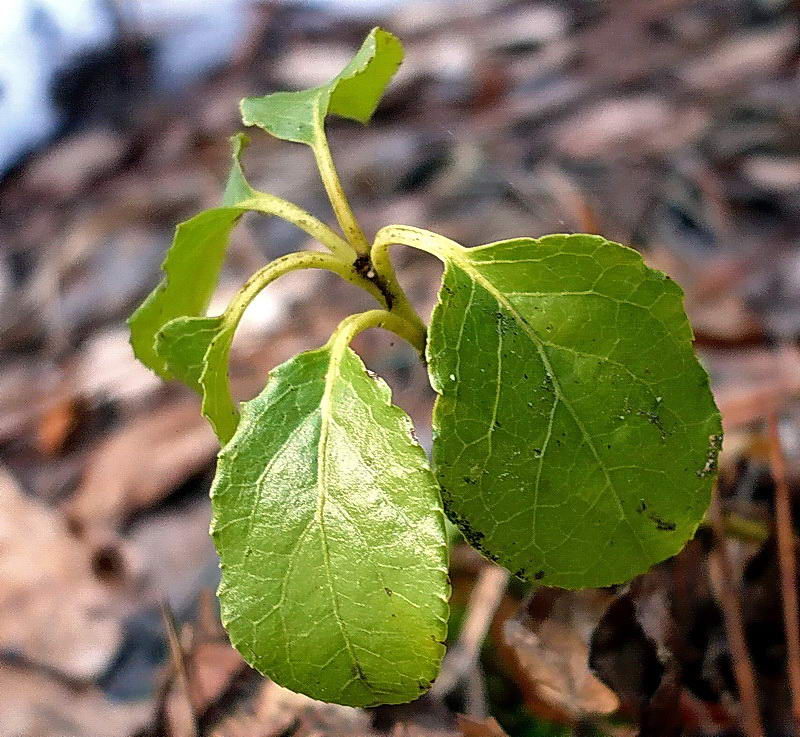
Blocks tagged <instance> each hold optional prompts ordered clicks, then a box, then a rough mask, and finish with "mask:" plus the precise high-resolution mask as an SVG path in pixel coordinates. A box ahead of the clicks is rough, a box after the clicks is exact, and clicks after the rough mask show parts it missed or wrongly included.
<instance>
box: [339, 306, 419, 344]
mask: <svg viewBox="0 0 800 737" xmlns="http://www.w3.org/2000/svg"><path fill="white" fill-rule="evenodd" d="M368 328H384V329H385V330H389V331H391V332H393V333H394V334H395V335H397V336H399V337H401V338H403V340H406V341H408V342H409V343H410V344H411V345H413V346H414V348H416V349H417V350H418V351H419V352H420V353H422V352H423V351H424V350H425V333H424V331H422V332H420V330H419V329H418V327H417V326H416V325H414V324H412V323H410V322H409V321H408V320H406V319H405V318H404V317H401V316H400V315H398V314H396V313H394V312H389V311H388V310H369V311H367V312H360V313H358V314H357V315H350V316H349V317H346V318H345V319H344V320H342V321H341V322H340V323H339V326H338V327H337V328H336V330H334V331H333V335H331V337H330V339H329V340H328V346H329V347H330V349H331V350H332V351H333V352H334V353H338V352H340V351H342V350H343V349H344V348H346V347H347V346H348V345H350V343H351V341H352V340H353V338H355V337H356V335H358V334H359V333H360V332H362V331H363V330H367V329H368Z"/></svg>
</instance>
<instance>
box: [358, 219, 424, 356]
mask: <svg viewBox="0 0 800 737" xmlns="http://www.w3.org/2000/svg"><path fill="white" fill-rule="evenodd" d="M385 230H386V228H383V229H382V230H381V231H380V232H379V234H378V235H380V233H382V232H383V231H385ZM394 242H396V241H393V240H390V241H385V242H384V241H379V240H378V238H377V237H376V238H375V242H374V243H373V244H372V249H371V251H370V260H371V262H372V268H373V269H374V270H375V275H376V276H377V277H378V280H379V281H380V282H382V284H383V285H384V286H385V288H386V291H387V292H388V294H389V296H390V297H391V306H390V309H391V311H392V312H393V313H395V314H397V315H400V316H401V317H402V318H404V319H405V320H407V321H408V322H409V323H410V324H411V325H413V326H414V327H415V329H416V330H418V331H419V332H420V333H421V334H422V335H423V336H424V335H425V333H426V328H425V323H424V322H423V321H422V318H421V317H420V316H419V315H418V314H417V311H416V310H415V309H414V306H413V305H412V304H411V302H410V301H409V299H408V297H407V296H406V293H405V291H404V290H403V287H401V286H400V282H399V281H398V280H397V274H396V273H395V270H394V267H393V266H392V261H391V259H390V258H389V246H390V245H391V243H394ZM423 342H424V340H423ZM422 353H423V351H420V355H422Z"/></svg>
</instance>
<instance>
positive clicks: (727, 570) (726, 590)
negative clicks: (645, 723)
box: [708, 490, 764, 737]
mask: <svg viewBox="0 0 800 737" xmlns="http://www.w3.org/2000/svg"><path fill="white" fill-rule="evenodd" d="M708 518H709V520H710V522H711V527H712V529H713V531H714V547H713V549H712V551H711V553H710V555H709V557H708V565H709V573H710V575H711V578H712V581H713V582H714V583H715V584H716V586H715V588H716V589H717V593H718V595H719V597H720V601H721V604H722V615H723V617H724V619H725V632H726V635H727V638H728V645H729V647H730V649H731V659H732V660H733V674H734V677H735V678H736V685H737V688H738V690H739V703H740V704H741V707H742V725H743V728H744V733H745V735H747V737H764V725H763V724H762V722H761V712H760V710H759V706H758V692H757V690H756V679H755V675H754V672H753V663H752V661H751V660H750V653H749V652H748V650H747V639H746V638H745V632H744V622H743V621H742V609H741V606H740V604H739V598H738V597H737V595H736V591H735V589H734V586H733V569H732V567H731V561H730V558H729V557H728V551H727V548H726V547H725V527H724V523H723V519H722V513H721V511H720V505H719V498H718V496H717V494H716V490H715V492H714V499H713V501H712V502H711V507H710V508H709V510H708Z"/></svg>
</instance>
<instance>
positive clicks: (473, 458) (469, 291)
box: [428, 235, 722, 588]
mask: <svg viewBox="0 0 800 737" xmlns="http://www.w3.org/2000/svg"><path fill="white" fill-rule="evenodd" d="M433 237H434V238H435V237H436V236H433ZM450 243H451V244H452V242H450ZM429 250H437V248H435V249H429ZM438 252H439V255H440V256H442V257H443V259H444V261H445V273H444V277H443V282H442V288H441V291H440V295H439V297H440V302H439V304H438V305H437V307H436V309H435V311H434V314H433V317H432V320H431V329H430V342H429V345H428V354H429V369H430V376H431V380H432V383H433V386H434V388H435V389H436V391H437V392H438V394H439V397H438V398H437V402H436V407H435V410H434V430H435V440H434V463H435V469H436V474H437V478H438V480H439V482H440V483H441V485H442V493H443V498H444V502H445V507H446V509H447V511H448V514H449V515H450V517H451V519H453V520H454V521H456V522H457V523H458V524H459V526H460V527H461V528H462V530H463V532H464V534H465V536H466V537H467V538H468V539H469V540H470V541H471V542H472V543H473V544H474V545H475V546H476V547H477V548H479V549H480V550H482V551H483V552H484V553H486V555H488V556H489V557H491V558H494V559H495V560H498V561H499V562H500V563H502V564H503V565H504V566H506V567H508V568H509V569H510V570H511V571H513V572H515V573H516V574H517V575H518V576H521V577H524V578H529V579H532V580H537V581H542V582H543V583H545V584H548V585H555V586H564V587H570V588H579V587H586V586H603V585H607V584H612V583H618V582H621V581H625V580H627V579H630V578H632V577H633V576H635V575H637V574H638V573H641V572H642V571H644V570H645V569H647V568H648V567H649V566H650V565H652V564H654V563H656V562H658V561H661V560H663V559H665V558H667V557H669V556H671V555H674V554H675V553H677V552H678V551H679V550H680V549H681V547H682V546H683V545H684V543H685V542H686V540H687V539H689V538H690V537H691V536H692V535H693V534H694V532H695V530H696V528H697V526H698V524H699V522H700V520H701V519H702V517H703V514H704V512H705V509H706V507H707V506H708V503H709V495H710V491H711V486H712V483H713V479H714V469H715V465H716V457H717V452H718V450H719V447H720V441H721V437H722V436H721V425H720V417H719V414H718V412H717V409H716V406H715V405H714V400H713V398H712V396H711V392H710V390H709V386H708V377H707V375H706V372H705V371H704V370H703V368H702V367H701V366H700V364H699V363H698V362H697V359H696V358H695V355H694V352H693V350H692V333H691V328H690V327H689V323H688V322H687V319H686V316H685V314H684V311H683V295H682V292H681V290H680V288H679V287H678V286H676V285H675V284H674V282H672V281H670V279H669V278H668V277H666V276H664V274H662V273H660V272H658V271H654V270H652V269H649V268H647V267H646V266H645V265H644V264H643V262H642V259H641V257H640V256H639V254H638V253H636V252H635V251H633V250H632V249H629V248H626V247H623V246H620V245H618V244H616V243H612V242H610V241H607V240H605V239H603V238H600V237H597V236H589V235H554V236H547V237H544V238H541V239H538V240H532V239H526V238H522V239H517V240H511V241H503V242H500V243H493V244H490V245H487V246H482V247H480V248H472V249H464V248H461V247H460V246H458V245H456V244H452V245H450V246H448V247H446V248H444V249H441V248H438Z"/></svg>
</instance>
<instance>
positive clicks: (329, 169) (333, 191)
mask: <svg viewBox="0 0 800 737" xmlns="http://www.w3.org/2000/svg"><path fill="white" fill-rule="evenodd" d="M311 149H312V150H313V151H314V158H315V160H316V162H317V168H318V169H319V173H320V176H321V177H322V183H323V185H324V186H325V191H326V192H327V194H328V199H329V200H330V202H331V207H332V208H333V212H334V214H335V215H336V220H337V221H338V222H339V226H340V227H341V229H342V232H343V233H344V234H345V237H346V238H347V240H348V241H349V243H350V245H351V246H352V247H353V249H354V250H355V251H356V253H357V254H358V255H359V256H366V255H367V254H368V253H369V243H368V241H367V238H366V236H365V235H364V231H363V230H361V226H360V225H359V224H358V221H357V220H356V216H355V215H354V214H353V210H352V209H351V207H350V202H349V201H348V200H347V195H346V194H345V192H344V187H342V182H341V179H339V173H338V172H337V171H336V165H335V164H334V163H333V156H332V155H331V150H330V148H329V147H328V139H327V137H326V135H325V124H324V122H323V121H322V120H318V121H317V130H316V136H315V138H314V143H313V144H312V146H311Z"/></svg>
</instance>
